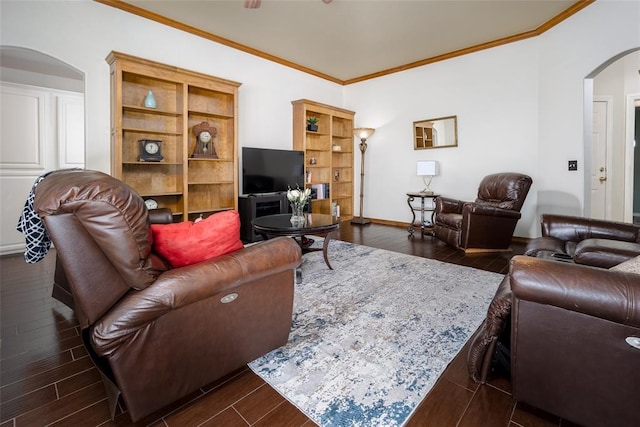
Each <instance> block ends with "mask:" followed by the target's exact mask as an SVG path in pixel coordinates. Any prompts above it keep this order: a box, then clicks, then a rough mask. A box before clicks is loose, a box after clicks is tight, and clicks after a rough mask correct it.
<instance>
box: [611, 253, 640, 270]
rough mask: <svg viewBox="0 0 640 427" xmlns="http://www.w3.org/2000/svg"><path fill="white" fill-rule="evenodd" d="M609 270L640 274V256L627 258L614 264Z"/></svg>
mask: <svg viewBox="0 0 640 427" xmlns="http://www.w3.org/2000/svg"><path fill="white" fill-rule="evenodd" d="M610 270H616V271H624V272H627V273H635V274H640V256H637V257H635V258H631V259H628V260H626V261H624V262H622V263H620V264H618V265H614V266H613V267H611V268H610Z"/></svg>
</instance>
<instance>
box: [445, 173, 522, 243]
mask: <svg viewBox="0 0 640 427" xmlns="http://www.w3.org/2000/svg"><path fill="white" fill-rule="evenodd" d="M531 184H532V179H531V177H529V176H527V175H523V174H519V173H497V174H493V175H488V176H486V177H485V178H484V179H483V180H482V181H481V182H480V186H479V187H478V197H477V198H476V200H475V202H463V201H461V200H456V199H451V198H447V197H438V198H437V199H436V202H435V203H436V206H435V212H434V216H435V218H434V226H433V231H434V234H435V236H436V237H437V238H438V239H440V240H442V241H443V242H445V243H447V244H448V245H450V246H453V247H455V248H457V249H462V250H464V251H465V252H488V251H507V250H509V245H510V244H511V238H512V237H513V232H514V230H515V228H516V224H517V222H518V220H519V219H520V217H521V214H520V209H521V208H522V205H523V204H524V201H525V199H526V197H527V193H528V192H529V188H531Z"/></svg>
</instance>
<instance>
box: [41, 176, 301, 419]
mask: <svg viewBox="0 0 640 427" xmlns="http://www.w3.org/2000/svg"><path fill="white" fill-rule="evenodd" d="M34 209H35V210H36V212H37V213H38V215H39V216H40V217H41V218H42V221H43V222H44V225H45V227H46V230H47V232H48V234H49V236H50V237H51V240H52V241H53V243H54V245H55V248H56V251H57V255H58V256H59V258H60V262H61V264H62V266H63V267H64V271H65V272H66V277H67V278H68V284H69V288H70V290H71V295H72V297H73V303H74V306H75V312H76V316H77V318H78V322H79V324H80V328H81V330H82V339H83V342H84V344H85V346H86V348H87V350H88V352H89V354H90V355H91V357H92V358H93V360H94V362H95V363H96V365H97V367H98V368H99V370H100V372H101V375H102V378H103V381H104V384H105V387H106V389H107V395H108V396H109V401H110V405H111V408H112V411H113V410H114V409H115V404H116V403H117V400H118V398H119V396H120V395H121V396H122V398H123V400H124V403H125V405H126V407H127V409H128V410H129V413H130V416H131V418H132V420H134V421H136V420H139V419H141V418H142V417H144V416H146V415H148V414H151V413H152V412H154V411H156V410H158V409H160V408H162V407H164V406H166V405H168V404H170V403H172V402H174V401H176V400H178V399H180V398H182V397H184V396H186V395H188V394H189V393H191V392H193V391H195V390H197V389H198V388H201V387H203V386H205V385H207V384H209V383H211V382H213V381H215V380H217V379H219V378H220V377H222V376H224V375H226V374H228V373H230V372H232V371H234V370H236V369H238V368H240V367H242V366H243V365H244V364H246V363H247V362H249V361H251V360H253V359H255V358H257V357H259V356H261V355H263V354H265V353H267V352H269V351H271V350H273V349H275V348H277V347H280V346H282V345H284V344H285V343H286V342H287V340H288V336H289V331H290V328H291V320H292V309H293V288H294V277H295V268H296V266H298V265H299V264H300V260H301V253H300V247H299V246H298V245H297V244H296V243H295V241H294V240H292V239H289V238H279V239H272V240H269V241H266V242H263V243H260V244H257V245H254V246H251V247H248V248H244V249H241V250H239V251H236V252H233V253H230V254H226V255H222V256H219V257H216V258H213V259H210V260H207V261H203V262H200V263H197V264H193V265H188V266H185V267H181V268H175V269H170V268H169V266H168V264H167V263H166V262H165V261H164V260H163V259H162V258H161V257H159V256H158V255H156V254H155V253H153V252H152V237H151V231H150V226H149V217H148V211H147V209H146V207H145V205H144V202H143V200H142V198H141V197H140V196H139V195H138V194H136V193H135V192H134V191H133V190H132V189H131V188H130V187H128V186H127V185H126V184H124V183H122V182H121V181H118V180H117V179H115V178H112V177H110V176H108V175H106V174H103V173H100V172H95V171H84V170H65V171H58V172H54V173H52V174H50V175H48V176H47V177H46V178H45V179H44V180H43V181H41V182H40V183H39V184H38V186H37V188H36V192H35V202H34Z"/></svg>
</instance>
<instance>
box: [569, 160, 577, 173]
mask: <svg viewBox="0 0 640 427" xmlns="http://www.w3.org/2000/svg"><path fill="white" fill-rule="evenodd" d="M569 170H570V171H577V170H578V161H577V160H569Z"/></svg>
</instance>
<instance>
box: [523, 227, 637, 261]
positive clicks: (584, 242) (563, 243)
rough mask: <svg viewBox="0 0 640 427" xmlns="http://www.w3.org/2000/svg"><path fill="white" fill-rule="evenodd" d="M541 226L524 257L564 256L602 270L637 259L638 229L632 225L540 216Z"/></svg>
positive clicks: (528, 245)
mask: <svg viewBox="0 0 640 427" xmlns="http://www.w3.org/2000/svg"><path fill="white" fill-rule="evenodd" d="M540 225H541V232H542V237H538V238H536V239H533V240H532V241H530V242H529V243H528V244H527V247H526V249H525V255H529V256H541V255H545V256H551V257H553V256H556V255H558V254H559V255H560V256H561V257H562V256H563V255H566V256H567V257H568V258H570V259H571V260H572V261H573V262H575V263H576V264H585V265H591V266H595V267H602V268H610V267H613V266H614V265H618V264H620V263H621V262H624V261H626V260H628V259H630V258H634V257H636V256H638V255H640V227H638V226H637V225H634V224H630V223H626V222H614V221H606V220H598V219H591V218H584V217H576V216H567V215H555V214H542V215H541V216H540ZM545 252H546V254H545Z"/></svg>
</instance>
